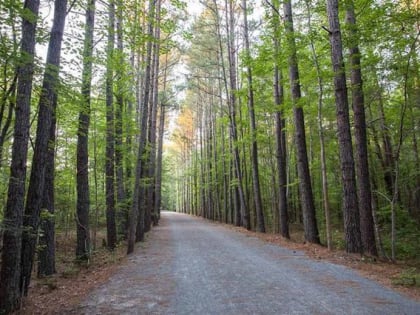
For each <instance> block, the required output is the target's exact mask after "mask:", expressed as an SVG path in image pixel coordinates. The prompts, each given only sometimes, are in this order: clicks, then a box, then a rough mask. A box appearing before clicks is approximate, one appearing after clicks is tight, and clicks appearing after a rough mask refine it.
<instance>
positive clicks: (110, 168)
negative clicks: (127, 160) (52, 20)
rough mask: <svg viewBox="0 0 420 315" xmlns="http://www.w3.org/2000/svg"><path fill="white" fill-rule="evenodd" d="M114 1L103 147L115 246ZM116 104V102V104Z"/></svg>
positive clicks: (110, 245)
mask: <svg viewBox="0 0 420 315" xmlns="http://www.w3.org/2000/svg"><path fill="white" fill-rule="evenodd" d="M114 34H115V3H114V1H113V0H111V1H110V2H109V4H108V47H107V69H106V84H105V85H106V87H105V91H106V149H105V177H106V178H105V195H106V198H105V199H106V232H107V233H106V235H107V247H108V249H110V250H113V249H114V248H115V245H116V242H117V230H116V225H115V155H116V153H115V140H116V139H115V125H114V91H113V81H114V78H113V77H114V71H113V68H114V58H113V56H114V41H115V36H114ZM117 106H118V104H117Z"/></svg>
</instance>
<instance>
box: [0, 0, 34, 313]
mask: <svg viewBox="0 0 420 315" xmlns="http://www.w3.org/2000/svg"><path fill="white" fill-rule="evenodd" d="M24 9H25V10H26V11H27V12H26V14H25V15H24V16H23V21H22V40H21V48H20V53H21V56H20V58H21V63H20V65H19V67H18V84H17V94H16V113H15V126H14V137H13V139H14V141H13V146H12V163H11V166H10V179H9V187H8V193H7V203H6V208H5V211H4V217H3V224H4V227H5V228H4V232H3V250H2V257H1V258H2V259H1V260H2V264H1V270H0V311H1V312H4V313H9V312H11V311H13V310H16V309H17V308H18V307H19V305H20V301H21V292H20V288H21V287H20V284H21V282H20V280H21V250H22V225H23V209H24V202H25V180H26V162H27V156H28V140H29V127H30V104H31V94H32V78H33V72H34V56H35V42H36V38H35V32H36V23H37V20H38V10H39V1H38V0H27V1H25V4H24Z"/></svg>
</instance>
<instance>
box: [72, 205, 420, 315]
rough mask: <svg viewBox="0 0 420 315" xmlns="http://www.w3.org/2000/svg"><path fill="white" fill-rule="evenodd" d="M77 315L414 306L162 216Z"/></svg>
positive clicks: (291, 257)
mask: <svg viewBox="0 0 420 315" xmlns="http://www.w3.org/2000/svg"><path fill="white" fill-rule="evenodd" d="M149 234H150V235H149V237H148V238H149V241H147V242H146V243H144V244H141V245H139V247H138V248H137V249H136V252H135V254H133V255H131V256H130V257H129V259H128V263H126V264H124V265H123V266H122V267H121V268H120V270H119V272H118V273H117V274H115V275H114V276H112V277H111V279H110V280H109V281H108V282H107V283H105V284H104V285H102V286H101V287H99V288H98V289H97V290H96V291H94V292H93V293H92V294H91V295H90V296H88V297H87V298H86V300H85V301H84V302H83V303H82V305H81V306H80V308H79V309H78V310H75V312H76V313H78V314H180V315H181V314H182V315H183V314H199V315H201V314H238V315H239V314H240V315H242V314H381V315H382V314H393V315H394V314H419V315H420V303H418V302H416V301H413V300H410V299H408V298H406V297H404V296H402V295H400V294H399V293H396V292H394V291H392V290H390V289H388V288H385V287H383V286H381V285H379V284H377V283H375V282H373V281H371V280H368V279H365V278H363V277H361V276H359V275H358V274H356V273H355V272H354V271H352V270H349V269H348V268H346V267H343V266H339V265H334V264H331V263H327V262H317V261H314V260H311V259H308V258H306V257H305V256H304V254H303V253H301V252H297V251H293V250H289V249H284V248H282V247H279V246H277V245H272V244H267V243H264V242H263V241H261V240H259V239H257V238H254V237H249V236H246V235H244V234H242V233H238V232H235V231H232V230H230V229H227V228H226V227H223V226H219V225H217V224H213V223H210V222H208V221H205V220H203V219H200V218H194V217H190V216H187V215H182V214H177V213H170V212H164V213H163V214H162V220H161V224H160V226H159V227H156V228H154V229H153V231H152V232H150V233H149Z"/></svg>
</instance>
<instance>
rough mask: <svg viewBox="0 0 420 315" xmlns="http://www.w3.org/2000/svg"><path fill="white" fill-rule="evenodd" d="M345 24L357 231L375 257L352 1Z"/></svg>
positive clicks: (364, 245) (376, 252)
mask: <svg viewBox="0 0 420 315" xmlns="http://www.w3.org/2000/svg"><path fill="white" fill-rule="evenodd" d="M346 23H347V25H348V26H349V32H350V40H349V45H350V47H349V61H350V67H351V68H350V82H351V92H352V98H351V99H352V102H353V112H354V138H355V142H356V172H357V180H358V186H357V187H358V198H359V199H358V201H359V211H360V232H361V237H362V245H363V250H364V251H365V252H367V253H369V254H371V255H374V256H377V255H378V251H377V249H376V242H375V230H374V226H373V216H372V192H371V188H370V177H369V163H368V148H367V135H366V115H365V101H364V93H363V80H362V68H361V62H360V59H361V52H360V49H359V44H358V43H359V38H358V32H357V24H356V14H355V12H354V3H353V0H347V1H346Z"/></svg>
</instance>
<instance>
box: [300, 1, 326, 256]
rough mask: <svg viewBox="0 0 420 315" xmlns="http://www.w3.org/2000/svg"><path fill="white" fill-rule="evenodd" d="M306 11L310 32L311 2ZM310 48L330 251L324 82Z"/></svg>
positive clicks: (312, 48)
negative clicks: (316, 88) (315, 92)
mask: <svg viewBox="0 0 420 315" xmlns="http://www.w3.org/2000/svg"><path fill="white" fill-rule="evenodd" d="M305 2H306V6H307V9H308V27H309V30H310V31H312V19H311V17H312V12H311V1H308V0H307V1H305ZM310 46H311V52H312V57H313V62H314V65H315V68H316V74H317V81H318V113H317V118H318V136H319V146H320V159H321V178H322V202H323V206H324V214H325V230H326V236H327V248H328V249H329V250H331V249H332V246H333V245H332V231H331V210H330V201H329V200H330V198H329V192H328V190H329V189H328V174H327V158H326V153H325V135H324V126H323V124H322V122H323V114H322V111H323V102H324V82H323V79H322V74H321V66H320V64H319V57H318V55H317V53H316V50H315V43H314V40H313V39H312V37H311V38H310Z"/></svg>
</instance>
